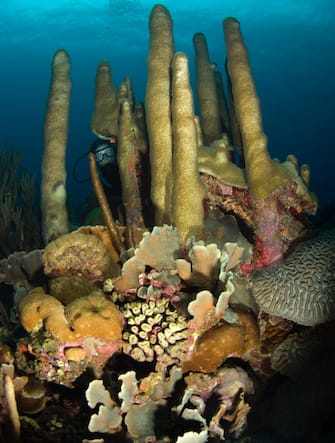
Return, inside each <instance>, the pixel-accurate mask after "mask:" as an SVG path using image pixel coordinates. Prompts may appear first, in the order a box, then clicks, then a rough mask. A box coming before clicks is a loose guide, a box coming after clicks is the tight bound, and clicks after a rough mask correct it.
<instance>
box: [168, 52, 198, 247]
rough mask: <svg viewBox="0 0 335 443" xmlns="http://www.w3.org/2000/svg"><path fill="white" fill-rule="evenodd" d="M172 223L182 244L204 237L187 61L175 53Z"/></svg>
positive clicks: (195, 134)
mask: <svg viewBox="0 0 335 443" xmlns="http://www.w3.org/2000/svg"><path fill="white" fill-rule="evenodd" d="M172 79H173V80H172V91H173V101H172V125H173V148H174V152H173V196H172V213H173V222H174V224H175V225H176V227H177V228H178V231H179V235H180V240H181V243H182V244H185V243H186V240H187V238H188V237H190V236H191V235H194V236H195V237H196V238H198V239H200V238H202V237H203V217H204V209H203V199H204V197H205V187H204V185H203V184H202V183H201V181H200V178H199V173H198V140H197V130H196V126H195V116H194V105H193V94H192V90H191V87H190V84H189V70H188V60H187V57H186V55H185V54H183V53H182V52H178V53H176V54H175V56H174V59H173V64H172Z"/></svg>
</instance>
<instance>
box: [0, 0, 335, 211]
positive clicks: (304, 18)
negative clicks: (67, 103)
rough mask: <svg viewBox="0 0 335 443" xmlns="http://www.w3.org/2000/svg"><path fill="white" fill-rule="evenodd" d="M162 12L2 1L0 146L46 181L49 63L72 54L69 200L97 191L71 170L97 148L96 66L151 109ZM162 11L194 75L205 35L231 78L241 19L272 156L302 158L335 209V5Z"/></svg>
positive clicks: (93, 1)
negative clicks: (152, 37) (230, 30)
mask: <svg viewBox="0 0 335 443" xmlns="http://www.w3.org/2000/svg"><path fill="white" fill-rule="evenodd" d="M154 4H155V2H154V1H149V0H124V1H122V0H78V1H75V0H53V1H51V0H50V1H45V0H1V14H0V56H1V64H0V66H1V68H0V69H1V77H0V79H1V81H0V103H1V106H0V142H4V141H5V142H8V143H10V144H12V145H14V146H15V147H17V148H20V149H23V150H24V153H25V157H24V165H25V167H26V168H27V169H29V170H31V171H32V172H34V173H36V174H37V175H38V176H39V174H40V163H41V157H42V149H43V119H44V112H45V106H46V100H47V94H48V89H49V81H50V63H51V60H52V57H53V55H54V53H55V51H56V50H57V49H59V48H65V49H66V50H67V51H68V52H69V54H70V56H71V60H72V71H71V75H72V80H73V89H72V102H71V115H70V131H69V143H68V156H67V157H68V158H67V169H68V191H69V194H70V195H71V196H72V197H74V198H75V199H76V200H77V196H80V198H81V197H82V196H83V195H85V193H86V192H88V191H89V184H82V185H79V184H77V183H75V181H74V179H73V176H72V166H73V163H74V161H75V159H76V158H77V157H79V156H80V155H81V154H82V153H83V152H85V151H87V150H88V149H89V145H90V143H91V142H92V140H94V136H93V134H92V133H91V130H90V119H91V113H92V110H93V96H94V77H95V70H96V66H97V64H98V63H99V62H100V61H101V60H105V59H107V60H108V61H109V62H110V64H111V67H112V73H113V82H114V84H115V86H118V85H119V83H120V82H121V81H122V79H123V78H124V77H125V76H130V77H131V78H132V81H133V86H134V90H135V96H136V99H137V101H143V100H144V94H145V84H146V57H147V48H148V16H149V13H150V10H151V8H152V6H153V5H154ZM164 5H165V6H166V7H167V8H168V9H169V11H170V13H171V15H172V17H173V20H174V34H175V43H176V49H177V50H181V51H184V52H186V53H187V54H188V56H189V58H190V64H191V67H192V68H193V66H194V50H193V45H192V36H193V34H194V33H195V32H203V33H205V35H206V37H207V41H208V46H209V51H210V56H211V59H212V60H213V61H214V62H216V63H217V65H218V69H220V70H221V71H223V70H224V69H223V65H224V60H225V48H224V42H223V33H222V25H221V22H222V19H223V18H224V17H227V16H235V17H236V18H238V19H239V20H240V22H241V27H242V32H243V34H244V38H245V41H246V44H247V46H248V49H249V54H250V60H251V64H252V69H253V74H254V77H255V82H256V86H257V91H258V94H259V96H260V99H261V107H262V112H263V122H264V130H265V133H266V134H267V136H268V138H269V150H270V153H271V156H272V157H278V158H280V159H281V160H284V159H285V157H286V155H287V154H289V153H294V154H295V155H296V156H297V157H298V159H299V162H300V164H301V163H308V164H309V165H310V166H311V170H312V181H311V189H312V190H314V191H315V192H316V193H317V194H318V197H319V200H320V204H321V206H323V207H324V206H326V205H328V204H331V203H335V198H334V195H335V184H334V181H335V180H334V173H333V170H334V163H335V133H334V129H335V125H334V105H335V56H334V54H335V1H334V0H286V1H285V0H271V1H264V0H224V1H223V0H203V1H200V0H179V1H173V0H167V1H165V2H164ZM192 75H193V74H192ZM192 81H193V77H192ZM84 166H85V165H82V169H83V171H82V172H83V174H84V175H85V174H86V173H88V170H86V169H85V167H84ZM86 175H87V174H86Z"/></svg>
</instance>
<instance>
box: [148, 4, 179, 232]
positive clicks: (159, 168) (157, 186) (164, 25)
mask: <svg viewBox="0 0 335 443" xmlns="http://www.w3.org/2000/svg"><path fill="white" fill-rule="evenodd" d="M149 28H150V47H149V56H148V81H147V90H146V99H145V101H146V119H147V125H148V136H149V143H150V162H151V180H152V185H151V188H152V190H151V199H152V202H153V204H154V208H155V223H156V225H161V224H163V223H170V211H171V190H172V128H171V104H170V95H171V81H170V76H171V61H172V57H173V53H174V43H173V33H172V19H171V17H170V14H169V11H168V10H167V9H166V8H165V7H164V6H162V5H156V6H154V8H153V10H152V11H151V15H150V22H149Z"/></svg>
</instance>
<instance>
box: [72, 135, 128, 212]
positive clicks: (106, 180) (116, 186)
mask: <svg viewBox="0 0 335 443" xmlns="http://www.w3.org/2000/svg"><path fill="white" fill-rule="evenodd" d="M90 152H93V154H94V156H95V161H96V164H97V167H98V170H99V175H100V180H101V183H102V185H103V187H104V190H105V194H106V197H107V200H108V203H109V207H110V209H111V211H112V214H113V217H114V218H118V208H120V206H121V204H122V187H121V179H120V174H119V168H118V164H117V137H116V136H115V135H112V136H111V137H110V138H109V139H107V140H103V139H97V140H95V141H94V142H93V143H92V144H91V149H90V150H89V151H88V152H85V153H84V154H82V155H81V156H80V157H79V158H78V159H77V161H76V162H75V164H74V166H73V177H74V179H75V181H76V182H77V183H86V182H88V181H90V180H91V178H90V177H89V178H87V179H79V178H78V177H77V168H78V165H79V163H80V162H81V161H82V159H83V158H84V157H86V156H87V155H88V154H89V153H90ZM92 200H93V201H92ZM87 206H88V207H87V208H86V211H85V212H86V214H88V213H89V212H90V211H91V210H92V209H94V208H97V207H98V206H99V205H98V203H97V200H96V198H95V194H94V193H92V195H91V196H90V197H89V198H88V200H87Z"/></svg>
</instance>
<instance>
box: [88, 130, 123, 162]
mask: <svg viewBox="0 0 335 443" xmlns="http://www.w3.org/2000/svg"><path fill="white" fill-rule="evenodd" d="M116 146H117V141H116V137H111V138H110V140H97V141H96V142H94V143H93V145H92V149H91V152H93V154H94V155H95V161H96V162H97V165H98V166H100V167H104V166H106V165H108V164H113V163H115V162H116Z"/></svg>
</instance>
